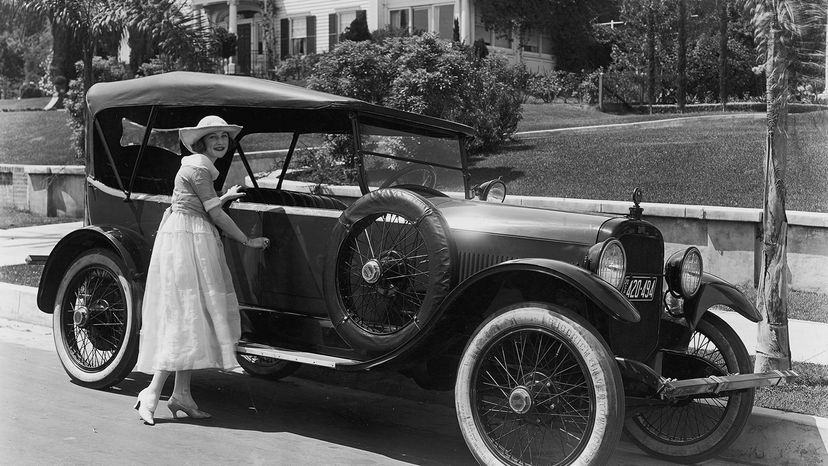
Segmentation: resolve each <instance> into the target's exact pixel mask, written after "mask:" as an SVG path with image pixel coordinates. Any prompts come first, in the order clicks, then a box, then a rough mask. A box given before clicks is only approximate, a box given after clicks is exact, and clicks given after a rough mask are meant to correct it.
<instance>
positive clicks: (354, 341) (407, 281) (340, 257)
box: [324, 188, 452, 353]
mask: <svg viewBox="0 0 828 466" xmlns="http://www.w3.org/2000/svg"><path fill="white" fill-rule="evenodd" d="M448 235H449V229H448V224H447V223H446V220H445V218H444V217H443V215H442V214H441V213H440V211H439V210H437V209H436V207H435V206H434V204H432V203H431V202H430V201H429V200H427V199H425V198H424V197H422V196H420V195H419V194H416V193H414V192H411V191H408V190H405V189H399V188H387V189H380V190H377V191H373V192H371V193H368V194H366V195H365V196H363V197H361V198H360V199H358V200H357V201H356V202H354V203H353V204H351V205H350V206H349V207H348V208H347V209H345V211H344V212H343V213H342V215H341V216H340V217H339V221H338V222H337V224H336V225H335V226H334V227H333V230H332V232H331V242H330V246H329V247H328V254H327V258H326V263H325V276H324V290H325V300H326V304H327V308H328V315H329V316H330V318H331V322H332V323H333V325H334V328H335V329H336V331H337V333H338V334H339V335H340V336H341V337H342V338H343V339H344V340H345V341H346V342H348V343H349V344H350V345H351V346H353V347H354V348H356V349H361V350H365V351H369V352H373V353H377V352H380V353H384V352H387V351H390V350H392V349H394V348H396V347H398V346H400V345H401V344H403V343H404V342H406V341H408V340H409V339H410V338H411V337H413V336H414V335H416V334H417V332H419V330H420V329H421V328H422V327H423V325H424V324H425V323H426V322H427V321H428V320H429V319H430V318H431V317H432V316H433V314H434V312H435V311H436V310H437V307H438V306H439V304H440V302H441V301H442V300H443V298H445V297H446V295H447V294H448V292H449V290H450V289H451V280H452V269H451V247H450V238H449V237H448Z"/></svg>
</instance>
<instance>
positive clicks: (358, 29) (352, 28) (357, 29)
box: [342, 10, 371, 42]
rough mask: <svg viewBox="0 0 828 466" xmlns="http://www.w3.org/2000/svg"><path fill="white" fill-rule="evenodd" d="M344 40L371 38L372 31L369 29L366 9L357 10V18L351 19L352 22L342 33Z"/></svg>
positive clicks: (358, 40) (355, 40) (356, 40)
mask: <svg viewBox="0 0 828 466" xmlns="http://www.w3.org/2000/svg"><path fill="white" fill-rule="evenodd" d="M342 40H352V41H354V42H361V41H364V40H371V33H370V32H369V31H368V17H367V16H366V12H365V10H358V11H357V13H356V18H354V20H353V21H351V24H350V25H349V26H348V27H347V28H345V32H343V33H342Z"/></svg>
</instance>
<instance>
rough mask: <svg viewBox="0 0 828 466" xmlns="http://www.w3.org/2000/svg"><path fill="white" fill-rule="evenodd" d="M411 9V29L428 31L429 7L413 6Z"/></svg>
mask: <svg viewBox="0 0 828 466" xmlns="http://www.w3.org/2000/svg"><path fill="white" fill-rule="evenodd" d="M412 10H413V14H412V15H411V31H412V32H414V33H418V32H428V31H429V30H430V28H429V27H428V16H429V14H428V13H429V10H430V8H428V7H426V8H413V9H412Z"/></svg>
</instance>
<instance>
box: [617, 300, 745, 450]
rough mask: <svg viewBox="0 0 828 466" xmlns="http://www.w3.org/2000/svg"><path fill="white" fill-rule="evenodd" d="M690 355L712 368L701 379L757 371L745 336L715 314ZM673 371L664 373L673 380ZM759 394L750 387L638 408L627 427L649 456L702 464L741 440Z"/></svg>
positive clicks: (706, 318)
mask: <svg viewBox="0 0 828 466" xmlns="http://www.w3.org/2000/svg"><path fill="white" fill-rule="evenodd" d="M687 354H688V355H690V356H692V357H695V358H700V359H702V360H703V361H704V362H706V363H707V366H708V367H709V369H710V370H709V371H707V373H705V374H696V375H695V376H697V377H706V376H708V375H719V376H722V375H728V374H737V373H740V374H747V373H750V372H753V370H752V369H753V368H752V367H751V363H750V357H749V355H748V352H747V349H745V346H744V344H742V341H741V339H740V338H739V336H738V335H737V334H736V333H735V332H734V331H733V330H732V329H731V328H730V327H729V326H728V325H727V323H725V322H724V321H723V320H722V319H720V318H719V317H718V316H716V315H714V314H712V313H710V312H707V313H705V314H704V315H703V316H702V318H701V320H700V321H699V323H698V325H697V326H696V330H695V331H694V332H693V334H692V337H691V339H690V345H689V346H688V348H687ZM673 369H677V370H680V368H673ZM670 370H671V368H669V367H666V366H665V368H664V372H665V374H664V375H665V376H667V377H670V372H669V371H670ZM754 394H755V389H749V390H740V391H735V392H724V393H719V394H712V395H704V396H691V397H686V398H683V399H680V400H676V401H673V402H672V403H669V404H663V403H659V404H654V405H652V406H638V407H636V408H635V410H632V409H631V410H630V412H628V417H627V420H626V423H625V427H626V429H627V430H628V431H629V433H630V435H631V436H632V438H633V440H634V441H635V442H636V443H637V444H638V445H639V446H640V447H641V448H642V449H643V450H644V451H646V452H647V453H649V454H651V455H653V456H656V457H659V458H664V459H668V460H670V461H675V462H681V463H697V462H700V461H704V460H706V459H708V458H711V457H713V456H714V455H715V454H716V453H717V452H719V451H721V450H722V449H724V448H726V447H727V446H728V445H730V444H731V443H732V442H733V441H734V440H736V437H738V436H739V434H740V433H741V432H742V428H743V427H744V425H745V423H746V422H747V419H748V416H750V412H751V410H752V408H753V398H754Z"/></svg>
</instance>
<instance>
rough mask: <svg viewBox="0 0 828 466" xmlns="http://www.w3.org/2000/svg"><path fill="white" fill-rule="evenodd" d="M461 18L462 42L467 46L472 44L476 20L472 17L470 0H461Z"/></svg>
mask: <svg viewBox="0 0 828 466" xmlns="http://www.w3.org/2000/svg"><path fill="white" fill-rule="evenodd" d="M458 3H460V8H459V13H460V14H459V18H458V21H459V23H460V41H462V42H465V43H466V44H471V42H472V39H471V31H472V29H473V28H474V18H473V17H472V15H471V11H470V8H471V7H470V5H469V3H471V2H469V0H460V1H459V2H458Z"/></svg>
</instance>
